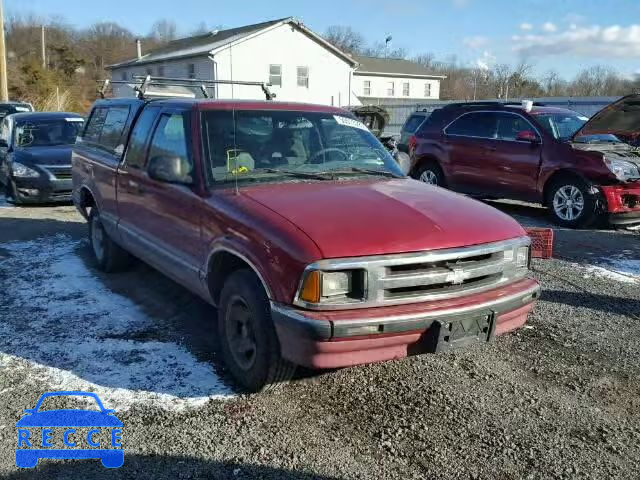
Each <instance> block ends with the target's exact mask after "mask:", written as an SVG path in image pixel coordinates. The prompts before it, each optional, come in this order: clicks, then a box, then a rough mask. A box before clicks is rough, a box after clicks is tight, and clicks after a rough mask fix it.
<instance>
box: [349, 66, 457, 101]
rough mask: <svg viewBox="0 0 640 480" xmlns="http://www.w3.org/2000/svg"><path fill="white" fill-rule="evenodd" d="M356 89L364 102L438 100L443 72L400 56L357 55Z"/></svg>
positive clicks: (356, 92)
mask: <svg viewBox="0 0 640 480" xmlns="http://www.w3.org/2000/svg"><path fill="white" fill-rule="evenodd" d="M354 59H355V60H356V61H357V62H358V64H359V65H358V68H357V70H356V71H355V72H354V74H353V92H354V94H355V95H356V96H357V97H358V98H359V99H360V100H361V102H362V103H364V104H372V103H373V104H375V103H387V104H388V103H393V101H394V100H438V99H439V98H440V82H441V80H443V79H444V78H446V77H445V76H443V75H433V74H431V73H429V71H427V70H426V69H425V68H424V67H422V66H421V65H419V64H417V63H414V62H411V61H409V60H403V59H398V58H379V57H363V56H354Z"/></svg>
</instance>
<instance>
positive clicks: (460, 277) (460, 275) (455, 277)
mask: <svg viewBox="0 0 640 480" xmlns="http://www.w3.org/2000/svg"><path fill="white" fill-rule="evenodd" d="M464 280H465V274H464V270H462V269H461V268H452V269H451V273H450V274H449V275H447V281H448V282H451V283H453V284H454V285H462V284H463V283H464Z"/></svg>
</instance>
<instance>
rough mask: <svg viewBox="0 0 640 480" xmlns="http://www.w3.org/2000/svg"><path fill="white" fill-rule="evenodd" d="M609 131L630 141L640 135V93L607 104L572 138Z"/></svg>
mask: <svg viewBox="0 0 640 480" xmlns="http://www.w3.org/2000/svg"><path fill="white" fill-rule="evenodd" d="M607 133H610V134H612V135H616V136H618V137H619V138H620V139H621V140H624V141H625V142H630V143H631V141H633V140H634V139H637V138H638V137H639V136H640V95H637V94H636V95H628V96H626V97H623V98H621V99H620V100H618V101H617V102H614V103H612V104H611V105H607V106H606V107H604V108H603V109H602V110H600V111H599V112H598V113H596V114H595V115H594V116H593V117H591V119H590V120H589V121H588V122H587V123H585V124H584V125H583V126H582V128H581V129H580V130H578V131H577V132H576V133H575V134H574V135H573V138H572V140H575V139H576V138H577V137H580V136H582V135H595V134H607Z"/></svg>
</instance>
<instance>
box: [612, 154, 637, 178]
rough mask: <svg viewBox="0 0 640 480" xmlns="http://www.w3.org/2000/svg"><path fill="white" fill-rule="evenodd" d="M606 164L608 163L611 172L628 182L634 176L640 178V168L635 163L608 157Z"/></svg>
mask: <svg viewBox="0 0 640 480" xmlns="http://www.w3.org/2000/svg"><path fill="white" fill-rule="evenodd" d="M605 164H606V165H607V168H608V169H609V170H611V173H613V174H614V175H615V176H616V178H617V179H618V180H620V181H623V182H626V181H627V180H631V179H633V178H640V170H639V169H638V166H637V165H636V164H634V163H631V162H626V161H624V160H609V159H606V160H605Z"/></svg>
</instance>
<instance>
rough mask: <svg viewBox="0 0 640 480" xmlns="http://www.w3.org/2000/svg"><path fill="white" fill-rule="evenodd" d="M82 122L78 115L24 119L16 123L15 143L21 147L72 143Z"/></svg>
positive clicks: (74, 141)
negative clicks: (46, 118) (47, 118)
mask: <svg viewBox="0 0 640 480" xmlns="http://www.w3.org/2000/svg"><path fill="white" fill-rule="evenodd" d="M82 123H83V120H82V119H81V118H78V117H68V118H56V119H52V120H24V121H21V122H19V123H17V124H16V128H15V135H14V145H15V146H16V147H21V148H29V147H51V146H55V145H72V144H74V143H76V137H77V136H78V133H79V132H80V129H81V128H82Z"/></svg>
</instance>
